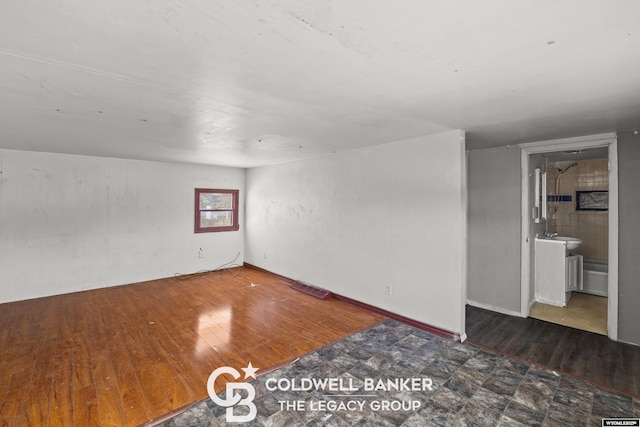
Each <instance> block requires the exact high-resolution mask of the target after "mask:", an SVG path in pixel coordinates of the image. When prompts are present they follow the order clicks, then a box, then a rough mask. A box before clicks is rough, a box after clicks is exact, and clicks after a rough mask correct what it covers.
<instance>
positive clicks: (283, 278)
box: [242, 262, 297, 285]
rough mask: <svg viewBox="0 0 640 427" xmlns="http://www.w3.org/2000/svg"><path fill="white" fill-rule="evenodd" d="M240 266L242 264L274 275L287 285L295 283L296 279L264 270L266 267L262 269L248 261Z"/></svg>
mask: <svg viewBox="0 0 640 427" xmlns="http://www.w3.org/2000/svg"><path fill="white" fill-rule="evenodd" d="M242 266H243V267H249V268H253V269H254V270H258V271H261V272H263V273H267V274H271V275H272V276H276V277H277V278H278V279H280V280H282V281H283V282H285V283H286V284H287V285H293V284H294V283H297V281H296V280H293V279H289V278H288V277H286V276H282V275H280V274H278V273H274V272H273V271H269V270H266V269H264V268H262V267H258V266H257V265H253V264H249V263H248V262H245V263H243V265H242Z"/></svg>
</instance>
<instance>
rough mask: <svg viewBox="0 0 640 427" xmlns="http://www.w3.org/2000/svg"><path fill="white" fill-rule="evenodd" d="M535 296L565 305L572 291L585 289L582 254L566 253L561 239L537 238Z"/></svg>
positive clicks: (541, 299)
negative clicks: (583, 287)
mask: <svg viewBox="0 0 640 427" xmlns="http://www.w3.org/2000/svg"><path fill="white" fill-rule="evenodd" d="M535 251H536V252H535V299H536V301H539V302H541V303H544V304H551V305H555V306H558V307H565V306H566V305H567V303H568V302H569V298H571V291H578V290H581V289H582V256H581V255H567V249H566V242H564V241H562V240H551V239H540V238H536V240H535Z"/></svg>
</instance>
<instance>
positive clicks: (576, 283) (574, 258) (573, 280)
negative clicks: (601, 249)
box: [564, 255, 582, 292]
mask: <svg viewBox="0 0 640 427" xmlns="http://www.w3.org/2000/svg"><path fill="white" fill-rule="evenodd" d="M564 260H565V261H564V263H565V269H564V271H565V279H564V280H565V289H566V290H567V291H568V292H571V291H581V290H582V255H569V256H567V257H566V258H565V259H564Z"/></svg>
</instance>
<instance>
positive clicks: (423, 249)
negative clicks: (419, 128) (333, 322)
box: [245, 131, 466, 333]
mask: <svg viewBox="0 0 640 427" xmlns="http://www.w3.org/2000/svg"><path fill="white" fill-rule="evenodd" d="M464 156H465V152H464V133H463V132H461V131H450V132H446V133H441V134H438V135H432V136H425V137H420V138H415V139H411V140H406V141H400V142H395V143H390V144H385V145H378V146H374V147H370V148H366V149H360V150H354V151H349V152H342V153H338V154H334V155H332V156H328V157H323V158H318V159H313V160H307V161H300V162H295V163H288V164H283V165H277V166H270V167H261V168H255V169H249V170H247V191H246V197H247V199H246V203H247V212H246V236H247V238H246V246H245V249H246V255H245V257H246V261H247V262H249V263H251V264H254V265H257V266H259V267H262V268H265V269H267V270H270V271H272V272H275V273H278V274H282V275H284V276H287V277H291V278H294V279H297V280H301V281H303V282H306V283H309V284H312V285H315V286H319V287H322V288H326V289H328V290H331V291H333V292H335V293H338V294H341V295H344V296H347V297H349V298H353V299H356V300H359V301H362V302H364V303H367V304H371V305H374V306H377V307H380V308H383V309H386V310H389V311H391V312H395V313H398V314H401V315H404V316H406V317H409V318H412V319H415V320H418V321H421V322H424V323H428V324H430V325H433V326H436V327H439V328H443V329H446V330H449V331H451V332H457V333H463V332H464V310H463V301H464V297H465V289H464V284H465V283H464V282H465V276H466V275H465V258H466V245H465V241H464V239H465V237H466V193H465V191H466V188H465V186H466V184H465V182H466V181H465V160H464ZM387 285H391V286H392V289H393V295H392V296H388V295H385V287H386V286H387Z"/></svg>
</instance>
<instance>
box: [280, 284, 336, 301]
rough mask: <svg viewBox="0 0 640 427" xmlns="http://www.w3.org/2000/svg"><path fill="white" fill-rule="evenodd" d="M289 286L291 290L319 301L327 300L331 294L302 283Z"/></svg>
mask: <svg viewBox="0 0 640 427" xmlns="http://www.w3.org/2000/svg"><path fill="white" fill-rule="evenodd" d="M289 286H291V287H292V288H293V289H296V290H298V291H300V292H304V293H305V294H307V295H311V296H312V297H316V298H319V299H327V298H329V297H330V296H331V292H329V291H328V290H326V289H322V288H316V287H315V286H311V285H305V284H304V283H300V282H295V283H293V284H291V285H289Z"/></svg>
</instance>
